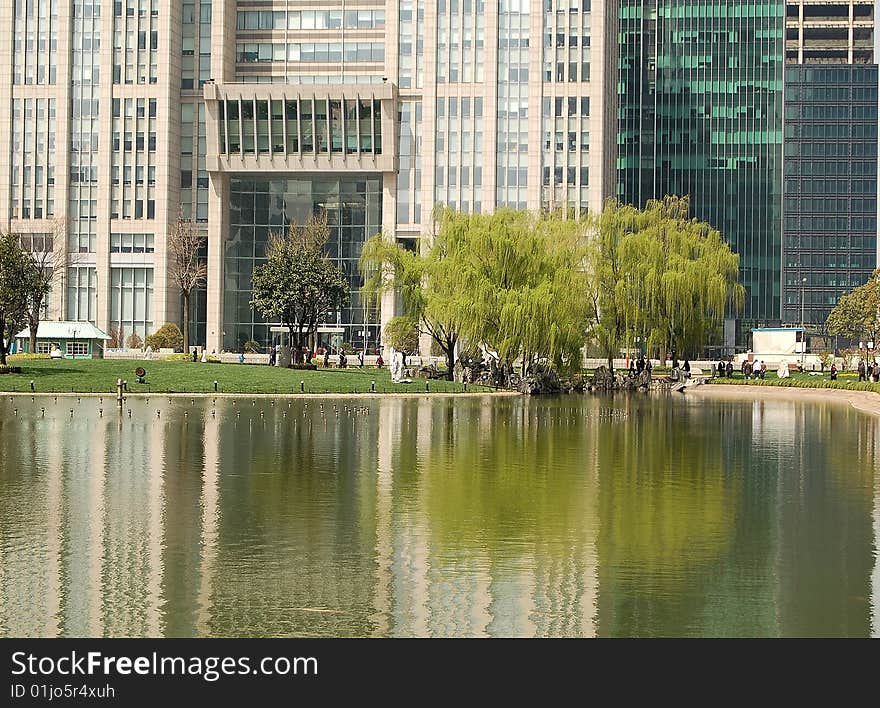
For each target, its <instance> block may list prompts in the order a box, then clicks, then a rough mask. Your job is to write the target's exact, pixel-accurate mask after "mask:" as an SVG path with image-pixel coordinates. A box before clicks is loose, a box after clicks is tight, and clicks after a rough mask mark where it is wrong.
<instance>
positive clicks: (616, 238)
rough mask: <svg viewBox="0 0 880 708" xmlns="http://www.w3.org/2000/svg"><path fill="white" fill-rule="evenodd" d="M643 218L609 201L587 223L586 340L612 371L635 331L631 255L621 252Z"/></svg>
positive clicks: (635, 319)
mask: <svg viewBox="0 0 880 708" xmlns="http://www.w3.org/2000/svg"><path fill="white" fill-rule="evenodd" d="M644 222H645V219H644V214H643V213H642V212H640V211H639V210H638V209H636V208H635V207H632V206H627V205H624V204H620V203H618V202H616V201H614V200H609V201H608V202H607V203H606V205H605V209H604V210H603V211H602V213H601V214H599V215H592V216H591V218H590V219H589V222H588V223H589V225H590V227H591V228H590V230H589V231H588V233H587V234H586V240H585V242H584V243H583V251H584V263H585V267H586V273H587V278H586V280H585V283H586V295H587V303H588V306H589V310H590V311H589V319H588V321H589V324H590V327H589V336H590V338H591V339H592V340H593V341H594V342H595V344H596V345H597V346H598V347H599V349H600V350H601V351H602V353H603V354H604V356H605V358H606V360H607V361H608V370H609V371H611V372H613V371H614V357H616V356H617V355H618V353H619V352H620V348H621V346H623V345H624V343H626V342H627V340H629V339H631V337H632V336H633V332H635V331H636V330H637V329H638V326H639V322H638V314H639V313H638V312H637V311H636V310H635V308H634V307H633V302H634V298H635V294H636V288H635V286H636V284H635V283H634V282H633V277H634V276H633V269H634V264H633V263H632V262H631V258H632V251H631V250H628V249H625V248H623V246H622V244H623V242H624V241H625V240H626V237H627V236H628V235H629V234H631V233H633V232H634V231H637V230H638V229H640V228H643V227H644Z"/></svg>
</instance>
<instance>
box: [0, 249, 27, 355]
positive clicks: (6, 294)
mask: <svg viewBox="0 0 880 708" xmlns="http://www.w3.org/2000/svg"><path fill="white" fill-rule="evenodd" d="M34 287H35V285H34V282H33V271H32V269H31V267H30V259H29V257H28V254H27V253H25V251H24V250H23V249H22V247H21V243H20V241H19V237H18V235H17V234H10V233H6V234H3V235H2V236H0V365H3V366H5V365H6V355H7V354H8V353H9V349H10V348H11V346H12V342H13V338H14V337H15V335H16V333H17V330H18V329H19V328H20V327H21V326H22V325H23V324H24V322H25V321H26V320H27V307H28V297H29V295H30V293H31V292H32V291H33V289H34Z"/></svg>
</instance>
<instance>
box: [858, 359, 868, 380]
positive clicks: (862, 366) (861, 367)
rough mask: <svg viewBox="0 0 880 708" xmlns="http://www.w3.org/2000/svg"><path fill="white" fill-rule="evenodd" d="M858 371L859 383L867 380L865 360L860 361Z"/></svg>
mask: <svg viewBox="0 0 880 708" xmlns="http://www.w3.org/2000/svg"><path fill="white" fill-rule="evenodd" d="M858 371H859V381H864V380H865V378H866V377H865V361H864V359H859V368H858Z"/></svg>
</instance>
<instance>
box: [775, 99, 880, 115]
mask: <svg viewBox="0 0 880 708" xmlns="http://www.w3.org/2000/svg"><path fill="white" fill-rule="evenodd" d="M785 118H786V120H795V119H806V120H810V119H813V120H815V119H825V120H849V119H851V118H852V119H856V120H858V119H862V120H864V119H871V120H877V101H876V97H875V100H874V103H873V104H856V103H839V104H835V105H830V104H825V103H818V104H797V103H795V104H786V106H785Z"/></svg>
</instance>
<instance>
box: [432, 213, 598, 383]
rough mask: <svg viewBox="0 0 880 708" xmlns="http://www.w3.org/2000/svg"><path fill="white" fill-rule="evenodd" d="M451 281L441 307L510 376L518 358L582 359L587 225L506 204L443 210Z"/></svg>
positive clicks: (525, 362) (526, 361)
mask: <svg viewBox="0 0 880 708" xmlns="http://www.w3.org/2000/svg"><path fill="white" fill-rule="evenodd" d="M439 221H440V232H441V234H443V237H444V242H445V243H446V244H447V249H448V278H449V286H450V287H448V288H447V289H446V290H445V291H444V293H443V295H442V296H441V297H440V299H439V302H438V303H437V307H438V309H440V310H442V311H444V312H446V313H448V317H449V318H450V319H451V320H453V321H455V322H456V323H457V324H458V329H459V332H460V333H461V335H462V337H463V338H464V339H466V340H468V341H471V342H478V343H480V344H482V345H483V347H484V349H485V350H486V351H487V352H488V354H489V356H490V357H491V358H492V360H493V362H494V364H495V365H496V367H497V368H498V369H500V370H501V372H502V374H503V375H504V376H505V377H506V376H507V375H509V374H510V373H511V372H512V370H513V365H514V362H515V361H517V360H519V361H520V362H521V366H522V372H523V373H526V372H527V371H528V369H529V367H531V366H532V365H533V364H535V363H539V362H545V363H550V364H553V365H554V366H556V367H557V368H561V367H563V366H565V365H567V364H568V363H575V362H576V363H579V361H580V349H581V347H582V346H583V344H584V341H585V332H586V321H587V317H588V314H589V312H588V309H587V303H586V301H585V300H584V298H583V291H584V288H585V280H586V278H585V273H584V268H583V260H582V256H581V253H580V251H579V244H580V243H581V242H582V235H581V232H582V231H583V228H584V226H583V224H581V223H580V222H578V221H577V220H574V219H563V218H561V217H560V216H559V215H547V216H537V215H534V214H531V213H529V212H527V211H514V210H511V209H500V210H498V211H496V212H495V213H493V214H460V213H457V212H455V211H453V210H451V209H444V210H442V211H441V212H440V215H439Z"/></svg>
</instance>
